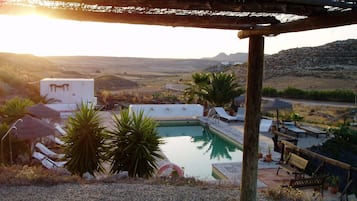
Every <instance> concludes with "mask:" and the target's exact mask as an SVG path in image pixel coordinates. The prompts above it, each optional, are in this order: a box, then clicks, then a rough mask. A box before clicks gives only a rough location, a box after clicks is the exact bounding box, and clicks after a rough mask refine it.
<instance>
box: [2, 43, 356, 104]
mask: <svg viewBox="0 0 357 201" xmlns="http://www.w3.org/2000/svg"><path fill="white" fill-rule="evenodd" d="M356 55H357V40H356V39H350V40H345V41H336V42H333V43H329V44H326V45H322V46H319V47H304V48H294V49H289V50H283V51H281V52H279V53H277V54H273V55H266V56H265V68H264V81H263V84H264V87H267V86H270V87H274V88H277V89H285V88H287V87H288V86H291V87H296V88H300V89H351V90H356V86H357V82H356V80H357V56H356ZM246 59H247V54H246V53H236V54H230V55H226V54H224V53H220V54H218V55H217V56H215V57H212V58H204V59H160V58H158V59H156V58H131V57H88V56H60V57H37V56H33V55H28V54H11V53H0V101H1V99H5V98H7V97H9V96H10V97H11V96H15V95H19V96H22V95H26V94H27V95H29V94H34V93H37V92H36V91H35V90H38V87H39V84H38V83H39V80H40V79H42V78H45V77H61V78H78V77H79V78H95V80H96V86H95V88H96V90H102V89H107V90H112V91H117V90H123V89H133V88H134V89H135V90H146V91H150V92H154V91H155V90H161V89H163V88H165V85H166V84H182V83H184V82H185V81H188V80H190V79H191V73H192V72H201V71H230V72H235V73H236V74H237V76H238V78H239V81H240V84H241V85H242V86H245V79H246V74H247V64H246V63H245V64H238V65H232V66H229V65H227V64H228V63H232V62H235V63H236V62H238V63H239V62H243V61H246ZM28 86H31V87H28Z"/></svg>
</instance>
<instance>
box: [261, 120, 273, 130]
mask: <svg viewBox="0 0 357 201" xmlns="http://www.w3.org/2000/svg"><path fill="white" fill-rule="evenodd" d="M272 125H273V120H271V119H261V120H260V125H259V132H261V133H267V132H269V131H270V128H271V126H272Z"/></svg>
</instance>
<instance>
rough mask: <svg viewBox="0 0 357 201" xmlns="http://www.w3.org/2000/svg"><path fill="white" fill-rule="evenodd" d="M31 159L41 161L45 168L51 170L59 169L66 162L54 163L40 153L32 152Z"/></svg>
mask: <svg viewBox="0 0 357 201" xmlns="http://www.w3.org/2000/svg"><path fill="white" fill-rule="evenodd" d="M32 157H33V158H35V159H37V160H39V161H41V163H42V165H43V166H44V167H46V168H47V169H52V168H60V167H63V166H64V165H65V164H66V163H67V161H60V162H56V161H53V160H51V159H50V158H48V157H47V156H45V155H43V154H41V153H40V152H37V151H34V152H33V153H32Z"/></svg>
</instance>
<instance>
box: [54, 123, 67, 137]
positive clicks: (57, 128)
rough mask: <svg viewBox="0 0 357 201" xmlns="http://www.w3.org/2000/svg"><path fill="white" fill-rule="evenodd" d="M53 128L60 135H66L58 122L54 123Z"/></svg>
mask: <svg viewBox="0 0 357 201" xmlns="http://www.w3.org/2000/svg"><path fill="white" fill-rule="evenodd" d="M55 128H56V130H57V131H58V133H59V134H61V135H62V136H65V135H67V132H66V131H65V130H63V128H62V127H61V126H60V125H59V124H55Z"/></svg>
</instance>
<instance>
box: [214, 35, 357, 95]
mask: <svg viewBox="0 0 357 201" xmlns="http://www.w3.org/2000/svg"><path fill="white" fill-rule="evenodd" d="M356 55H357V40H356V39H349V40H345V41H335V42H332V43H328V44H325V45H322V46H318V47H303V48H294V49H288V50H283V51H280V52H279V53H277V54H273V55H266V56H265V58H264V81H263V85H264V86H265V87H266V86H269V87H274V88H277V89H285V88H287V87H289V86H291V87H296V88H300V89H320V90H328V89H331V90H332V89H350V90H356V87H357V82H356V80H357V56H356ZM218 70H219V71H220V70H223V69H222V68H221V69H218ZM225 70H227V71H234V72H235V73H236V74H237V76H238V78H239V80H240V83H241V84H242V85H244V84H245V79H246V78H245V76H246V73H247V64H242V65H235V66H230V67H228V68H226V69H225Z"/></svg>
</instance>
